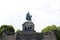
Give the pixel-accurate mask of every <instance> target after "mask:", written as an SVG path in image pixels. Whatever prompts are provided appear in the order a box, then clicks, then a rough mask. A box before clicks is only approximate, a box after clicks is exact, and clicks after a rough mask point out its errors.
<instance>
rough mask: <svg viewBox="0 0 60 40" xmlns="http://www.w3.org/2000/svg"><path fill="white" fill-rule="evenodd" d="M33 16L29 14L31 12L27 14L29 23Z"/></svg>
mask: <svg viewBox="0 0 60 40" xmlns="http://www.w3.org/2000/svg"><path fill="white" fill-rule="evenodd" d="M31 17H32V16H31V15H30V14H29V12H28V13H27V14H26V20H28V21H31Z"/></svg>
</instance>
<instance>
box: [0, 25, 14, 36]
mask: <svg viewBox="0 0 60 40" xmlns="http://www.w3.org/2000/svg"><path fill="white" fill-rule="evenodd" d="M0 31H1V33H5V34H7V35H10V34H14V33H15V30H14V28H13V26H11V25H2V26H1V27H0Z"/></svg>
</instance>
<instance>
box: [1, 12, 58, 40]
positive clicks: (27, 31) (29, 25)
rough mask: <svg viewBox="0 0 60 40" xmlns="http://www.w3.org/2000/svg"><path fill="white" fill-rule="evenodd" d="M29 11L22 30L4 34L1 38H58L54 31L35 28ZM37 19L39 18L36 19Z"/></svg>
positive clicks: (21, 39) (43, 39)
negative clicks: (36, 29) (40, 30)
mask: <svg viewBox="0 0 60 40" xmlns="http://www.w3.org/2000/svg"><path fill="white" fill-rule="evenodd" d="M31 17H32V16H31V15H30V14H29V12H28V13H27V15H26V20H27V21H25V22H24V23H23V24H22V31H20V32H18V33H15V34H14V35H4V36H2V37H0V40H57V38H56V35H55V34H54V32H48V33H38V32H36V31H35V30H34V28H35V25H34V23H33V22H32V19H31ZM36 21H37V20H36ZM36 25H37V24H36Z"/></svg>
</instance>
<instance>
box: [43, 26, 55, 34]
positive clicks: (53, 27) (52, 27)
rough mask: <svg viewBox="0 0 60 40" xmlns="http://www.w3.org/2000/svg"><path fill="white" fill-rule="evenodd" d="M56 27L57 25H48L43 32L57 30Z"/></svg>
mask: <svg viewBox="0 0 60 40" xmlns="http://www.w3.org/2000/svg"><path fill="white" fill-rule="evenodd" d="M55 29H56V25H51V26H47V27H46V28H44V29H43V30H42V32H43V33H45V32H51V31H53V30H55Z"/></svg>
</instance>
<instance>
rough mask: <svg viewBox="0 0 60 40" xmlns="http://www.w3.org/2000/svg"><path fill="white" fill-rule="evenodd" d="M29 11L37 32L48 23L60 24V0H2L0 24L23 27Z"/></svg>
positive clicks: (0, 0)
mask: <svg viewBox="0 0 60 40" xmlns="http://www.w3.org/2000/svg"><path fill="white" fill-rule="evenodd" d="M28 11H29V12H30V14H31V15H32V22H33V23H34V24H35V30H36V31H37V32H41V30H42V29H43V28H45V27H46V26H48V25H52V24H55V25H57V26H59V25H60V0H0V26H1V25H3V24H7V25H13V26H14V28H15V30H17V29H22V24H23V23H24V22H25V21H26V20H25V17H26V14H27V13H28Z"/></svg>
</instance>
